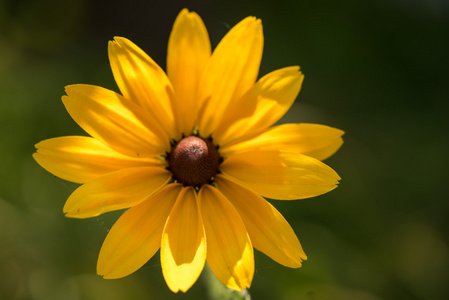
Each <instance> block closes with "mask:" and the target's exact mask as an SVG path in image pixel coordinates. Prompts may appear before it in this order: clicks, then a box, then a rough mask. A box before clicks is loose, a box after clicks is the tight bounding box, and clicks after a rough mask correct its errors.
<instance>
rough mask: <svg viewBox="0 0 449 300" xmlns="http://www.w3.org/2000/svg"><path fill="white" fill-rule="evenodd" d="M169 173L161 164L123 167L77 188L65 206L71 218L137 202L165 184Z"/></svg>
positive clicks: (95, 213) (126, 206)
mask: <svg viewBox="0 0 449 300" xmlns="http://www.w3.org/2000/svg"><path fill="white" fill-rule="evenodd" d="M170 178H171V173H170V172H169V171H167V170H166V169H165V168H161V167H139V168H130V169H123V170H119V171H116V172H113V173H108V174H106V175H104V176H102V177H98V178H96V179H94V180H92V181H89V182H87V183H85V184H83V185H82V186H80V187H79V188H77V189H76V190H75V191H74V192H73V193H72V195H70V197H69V199H67V202H66V203H65V205H64V213H65V214H66V216H67V217H71V218H90V217H94V216H98V215H100V214H102V213H105V212H108V211H113V210H119V209H124V208H128V207H131V206H134V205H137V204H139V203H140V202H142V201H144V200H145V199H147V198H148V197H150V196H151V195H153V194H154V193H155V192H156V191H157V190H159V189H160V188H161V187H162V186H164V185H165V184H166V183H167V182H168V181H169V180H170Z"/></svg>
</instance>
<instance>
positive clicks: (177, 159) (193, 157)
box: [167, 135, 220, 187]
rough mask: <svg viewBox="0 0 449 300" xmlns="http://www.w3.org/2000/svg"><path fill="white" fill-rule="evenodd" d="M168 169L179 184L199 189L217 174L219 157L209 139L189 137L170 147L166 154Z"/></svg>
mask: <svg viewBox="0 0 449 300" xmlns="http://www.w3.org/2000/svg"><path fill="white" fill-rule="evenodd" d="M167 158H168V169H169V170H170V171H171V172H172V174H173V177H174V178H175V179H176V180H177V181H178V182H180V183H182V184H184V185H186V186H187V185H189V186H197V187H200V186H202V185H203V184H206V183H209V182H211V181H212V180H213V177H214V176H215V175H216V174H217V173H218V167H219V165H220V156H219V155H218V151H217V148H216V147H215V146H214V145H213V144H212V141H211V140H209V139H202V138H200V137H197V136H194V135H191V136H188V137H185V138H183V139H182V140H181V141H179V143H177V144H175V145H174V146H173V147H172V151H171V152H170V153H169V154H168V157H167Z"/></svg>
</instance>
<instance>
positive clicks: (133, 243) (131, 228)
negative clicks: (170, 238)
mask: <svg viewBox="0 0 449 300" xmlns="http://www.w3.org/2000/svg"><path fill="white" fill-rule="evenodd" d="M181 188H182V186H181V185H180V184H169V185H167V186H165V187H164V188H162V189H161V190H160V191H159V192H157V193H156V194H154V196H152V197H150V198H149V199H147V200H146V201H144V202H142V203H141V204H139V205H137V206H134V207H132V208H130V209H128V210H127V211H126V212H125V213H124V214H123V215H122V216H121V217H120V218H119V219H118V220H117V222H116V223H115V224H114V226H112V228H111V230H110V231H109V233H108V235H107V237H106V239H105V241H104V243H103V246H102V247H101V250H100V255H99V256H98V263H97V273H98V275H101V276H104V278H106V279H113V278H121V277H124V276H127V275H129V274H131V273H133V272H135V271H136V270H137V269H139V268H140V267H142V266H143V265H144V264H145V263H146V262H147V261H148V260H149V259H150V258H151V257H152V256H153V255H154V254H155V253H156V251H157V250H158V249H159V247H160V245H161V235H162V230H163V229H164V225H165V222H166V220H167V217H168V214H169V213H170V210H171V209H172V207H173V204H174V203H175V201H176V198H177V196H178V194H179V192H180V190H181Z"/></svg>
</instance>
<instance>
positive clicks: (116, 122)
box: [34, 9, 343, 292]
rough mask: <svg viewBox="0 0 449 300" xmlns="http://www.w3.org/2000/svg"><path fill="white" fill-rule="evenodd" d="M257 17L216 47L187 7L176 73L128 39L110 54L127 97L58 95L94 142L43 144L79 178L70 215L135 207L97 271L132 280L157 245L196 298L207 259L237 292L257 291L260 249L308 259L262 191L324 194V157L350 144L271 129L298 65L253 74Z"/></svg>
mask: <svg viewBox="0 0 449 300" xmlns="http://www.w3.org/2000/svg"><path fill="white" fill-rule="evenodd" d="M262 48H263V34H262V24H261V21H260V20H258V19H256V18H254V17H248V18H246V19H244V20H243V21H241V22H240V23H238V24H237V25H236V26H234V27H233V28H232V29H231V30H230V31H229V32H228V33H227V34H226V36H225V37H224V38H223V39H222V41H221V42H220V43H219V45H218V46H217V47H216V49H215V50H214V51H213V53H211V46H210V41H209V37H208V33H207V31H206V28H205V26H204V24H203V22H202V20H201V18H200V17H199V16H198V15H197V14H195V13H193V12H188V11H187V10H186V9H184V10H182V11H181V13H180V14H179V16H178V17H177V19H176V21H175V23H174V26H173V30H172V33H171V35H170V39H169V45H168V56H167V74H166V73H165V72H164V71H163V70H162V69H161V68H160V67H159V66H158V65H157V64H156V63H155V62H154V61H153V60H152V59H151V58H150V57H149V56H148V55H147V54H145V52H143V51H142V50H141V49H140V48H138V47H137V46H136V45H135V44H133V43H132V42H131V41H129V40H127V39H125V38H120V37H116V38H115V39H114V41H111V42H110V43H109V59H110V62H111V67H112V71H113V74H114V77H115V80H116V82H117V85H118V87H119V89H120V92H121V94H119V93H116V92H113V91H110V90H107V89H104V88H101V87H98V86H92V85H81V84H78V85H71V86H67V87H66V93H67V96H63V98H62V101H63V103H64V105H65V107H66V109H67V111H68V112H69V113H70V115H71V116H72V118H73V119H74V120H75V121H76V122H77V123H78V124H79V125H80V126H81V127H82V128H83V129H84V130H85V131H86V132H87V133H88V134H89V135H90V136H89V137H87V136H66V137H60V138H53V139H49V140H45V141H42V142H40V143H38V144H37V145H36V148H37V152H36V153H35V154H34V158H35V159H36V161H37V162H38V163H39V164H40V165H41V166H42V167H43V168H45V169H46V170H48V171H49V172H51V173H53V174H54V175H56V176H58V177H61V178H63V179H66V180H69V181H73V182H76V183H80V184H82V185H81V186H80V187H79V188H77V189H76V190H75V191H74V192H73V193H72V195H71V196H70V197H69V199H68V200H67V202H66V204H65V206H64V213H65V214H66V216H67V217H73V218H88V217H93V216H97V215H100V214H102V213H105V212H109V211H113V210H120V209H128V210H127V211H126V212H125V213H124V214H123V215H122V216H121V217H120V218H119V219H118V220H117V222H116V223H115V224H114V226H113V227H112V229H111V230H110V232H109V233H108V235H107V237H106V239H105V241H104V243H103V246H102V248H101V251H100V255H99V258H98V264H97V272H98V274H100V275H102V276H104V278H120V277H124V276H127V275H129V274H131V273H133V272H135V271H136V270H137V269H139V268H140V267H142V266H143V265H144V264H145V263H146V262H147V261H148V260H149V259H150V258H151V257H152V256H153V255H154V254H155V253H156V252H157V251H158V250H159V249H160V257H161V264H162V271H163V275H164V278H165V280H166V282H167V285H168V286H169V288H170V289H171V290H172V291H174V292H178V291H179V290H181V291H183V292H185V291H187V290H188V289H189V288H190V287H191V286H192V285H193V284H194V283H195V281H196V280H197V278H198V276H199V275H200V273H201V271H202V269H203V267H204V264H205V262H206V260H207V262H208V263H209V265H210V268H211V269H212V271H213V272H214V274H215V276H216V277H217V278H218V279H219V280H220V281H221V282H223V283H224V284H225V285H226V286H228V287H229V288H231V289H235V290H241V289H244V288H248V287H249V286H250V285H251V281H252V278H253V274H254V257H253V247H255V248H257V249H258V250H260V251H261V252H263V253H265V254H266V255H268V256H269V257H271V258H272V259H273V260H275V261H277V262H278V263H280V264H282V265H285V266H287V267H292V268H298V267H300V266H301V262H302V261H303V260H305V259H306V255H305V254H304V251H303V250H302V248H301V245H300V243H299V241H298V238H297V237H296V235H295V233H294V232H293V230H292V228H291V227H290V225H289V224H288V223H287V221H286V220H285V219H284V218H283V217H282V215H281V214H280V213H279V212H278V211H277V210H276V209H275V208H274V207H273V206H272V205H271V204H270V203H269V202H267V201H266V200H265V199H264V198H263V197H266V198H272V199H280V200H293V199H302V198H308V197H314V196H317V195H320V194H323V193H326V192H328V191H330V190H332V189H334V188H335V187H336V186H337V183H338V180H339V179H340V178H339V176H338V175H337V174H336V173H335V172H334V171H333V170H332V169H331V168H330V167H328V166H327V165H325V164H324V163H322V162H321V160H323V159H325V158H327V157H329V156H330V155H332V154H333V153H334V152H335V151H337V149H338V148H339V147H340V146H341V144H342V139H341V136H342V134H343V132H342V131H341V130H338V129H334V128H331V127H328V126H324V125H315V124H285V125H279V126H274V127H270V126H272V125H273V124H274V123H275V122H276V121H278V120H279V119H280V118H281V117H282V116H283V115H284V114H285V112H286V111H287V110H288V109H289V107H290V106H291V105H292V103H293V101H294V100H295V98H296V96H297V95H298V93H299V90H300V88H301V84H302V80H303V75H302V73H301V72H300V71H299V67H287V68H283V69H280V70H277V71H274V72H271V73H269V74H267V75H265V76H263V77H262V78H260V79H259V80H257V76H258V72H259V65H260V61H261V57H262Z"/></svg>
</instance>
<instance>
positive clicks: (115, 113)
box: [62, 84, 170, 157]
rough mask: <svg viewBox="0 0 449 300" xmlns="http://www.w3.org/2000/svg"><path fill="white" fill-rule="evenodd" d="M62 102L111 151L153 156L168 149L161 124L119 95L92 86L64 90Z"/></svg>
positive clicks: (167, 141)
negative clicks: (65, 93) (64, 94)
mask: <svg viewBox="0 0 449 300" xmlns="http://www.w3.org/2000/svg"><path fill="white" fill-rule="evenodd" d="M66 92H67V95H68V96H63V97H62V101H63V102H64V105H65V107H66V109H67V111H68V112H69V114H70V115H71V116H72V118H73V119H74V120H75V122H77V123H78V125H80V126H81V128H83V129H84V130H85V131H86V132H87V133H88V134H90V135H91V136H92V137H94V138H96V139H97V140H99V141H100V142H102V143H104V144H106V145H108V146H109V147H111V148H112V149H114V150H116V151H118V152H121V153H123V154H125V155H128V156H133V157H155V156H158V155H160V154H163V153H165V151H169V150H170V143H169V139H168V137H167V135H166V134H165V132H164V131H163V129H162V128H161V127H160V125H159V124H158V123H157V122H156V121H155V120H153V119H152V118H151V117H149V115H147V114H146V113H145V112H144V111H142V109H141V108H139V107H138V106H137V105H135V104H134V103H132V102H130V101H129V100H127V99H125V98H123V97H122V96H120V95H119V94H117V93H115V92H113V91H110V90H107V89H104V88H101V87H98V86H93V85H84V84H76V85H69V86H67V87H66Z"/></svg>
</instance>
